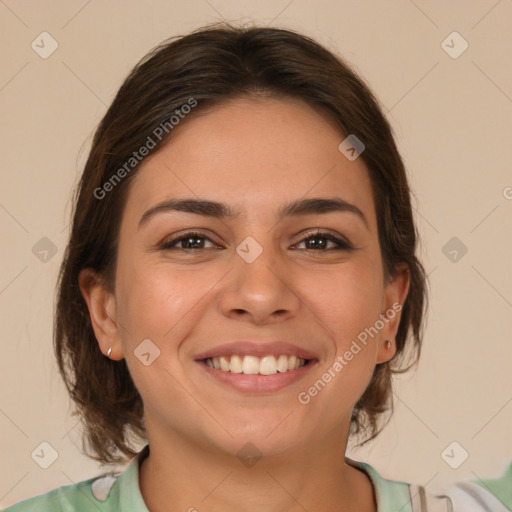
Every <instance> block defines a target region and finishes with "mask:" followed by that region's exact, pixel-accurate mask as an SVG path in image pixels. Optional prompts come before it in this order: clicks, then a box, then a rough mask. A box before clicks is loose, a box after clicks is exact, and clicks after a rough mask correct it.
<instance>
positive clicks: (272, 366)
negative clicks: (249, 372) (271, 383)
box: [259, 356, 277, 375]
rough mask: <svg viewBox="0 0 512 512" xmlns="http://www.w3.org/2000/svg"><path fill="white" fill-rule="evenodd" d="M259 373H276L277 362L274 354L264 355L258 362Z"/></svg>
mask: <svg viewBox="0 0 512 512" xmlns="http://www.w3.org/2000/svg"><path fill="white" fill-rule="evenodd" d="M259 369H260V371H259V373H261V374H262V375H273V374H274V373H277V362H276V358H275V357H274V356H265V357H262V358H261V361H260V362H259Z"/></svg>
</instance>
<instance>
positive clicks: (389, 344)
mask: <svg viewBox="0 0 512 512" xmlns="http://www.w3.org/2000/svg"><path fill="white" fill-rule="evenodd" d="M386 348H387V349H388V350H390V349H391V341H389V340H386Z"/></svg>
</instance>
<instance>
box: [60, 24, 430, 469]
mask: <svg viewBox="0 0 512 512" xmlns="http://www.w3.org/2000/svg"><path fill="white" fill-rule="evenodd" d="M244 96H256V97H259V96H269V97H293V98H299V99H302V100H303V101H305V102H306V103H308V104H309V105H311V106H313V107H314V108H316V109H318V110H321V111H322V112H324V113H326V114H327V115H329V116H330V117H331V118H332V119H333V120H334V121H335V122H336V123H337V125H338V126H339V128H340V130H341V131H342V132H343V133H344V134H346V135H348V134H354V135H355V136H357V138H358V139H360V140H361V141H363V143H364V145H365V146H366V149H365V151H364V152H363V153H362V154H361V158H362V159H363V160H364V162H365V164H366V166H367V168H368V170H369V174H370V178H371V182H372V189H373V195H374V201H375V206H376V212H377V221H378V235H379V243H380V247H381V254H382V261H383V267H384V272H385V277H386V278H389V277H391V276H392V275H393V273H394V271H395V269H396V266H397V264H399V263H405V264H407V266H408V267H409V272H410V287H409V292H408V296H407V299H406V301H405V303H404V305H403V309H402V312H401V319H400V325H399V328H398V333H397V337H396V345H397V353H396V355H395V357H394V358H393V359H392V360H391V361H390V362H388V363H383V364H379V365H377V366H376V368H375V371H374V374H373V377H372V379H371V382H370V384H369V386H368V388H367V389H366V391H365V392H364V394H363V396H362V397H361V399H360V400H359V402H358V403H357V404H356V406H355V408H354V410H353V413H352V433H353V434H358V436H360V437H365V438H366V439H365V441H364V442H367V441H368V440H369V439H372V438H373V437H375V436H376V435H377V434H378V433H379V432H380V430H381V429H382V425H381V423H382V422H381V421H380V419H381V417H382V413H383V412H385V411H389V412H391V411H392V407H393V401H392V394H393V393H392V387H391V377H392V374H393V373H396V372H402V371H405V370H407V369H408V368H409V367H410V366H409V367H407V368H405V369H404V368H403V363H404V361H405V357H404V354H405V353H406V352H408V353H409V358H408V359H410V361H412V363H411V366H412V364H414V363H415V362H417V360H418V357H419V354H420V348H421V340H422V322H423V314H424V309H425V308H426V286H425V283H426V277H425V273H424V270H423V267H422V265H421V264H420V262H419V261H418V259H417V257H416V255H415V251H416V245H417V233H416V228H415V225H414V220H413V215H412V208H411V201H410V195H411V193H410V190H409V185H408V182H407V177H406V173H405V169H404V165H403V162H402V160H401V158H400V155H399V153H398V150H397V147H396V145H395V142H394V139H393V135H392V131H391V128H390V125H389V123H388V122H387V120H386V119H385V117H384V115H383V114H382V112H381V110H380V107H379V105H378V102H377V100H376V99H375V97H374V96H373V95H372V93H371V92H370V90H369V89H368V87H367V86H366V85H365V84H364V82H363V81H362V80H361V79H360V78H359V77H358V76H357V75H356V74H355V73H354V72H353V71H352V70H351V69H350V67H349V66H348V65H347V64H346V63H344V62H343V61H342V60H341V59H340V58H339V57H337V56H335V55H333V54H332V53H331V52H330V51H328V50H327V49H325V48H323V47H322V46H320V45H319V44H318V43H316V42H315V41H313V40H312V39H310V38H308V37H305V36H303V35H300V34H298V33H295V32H293V31H291V30H284V29H276V28H260V27H254V26H251V27H245V28H242V27H235V26H232V25H230V24H215V25H214V26H209V27H206V28H203V29H199V30H197V31H195V32H192V33H191V34H189V35H186V36H184V37H180V38H171V39H169V40H167V41H164V42H163V43H161V44H160V45H159V46H157V47H156V48H154V49H153V50H152V51H151V52H150V53H149V54H147V55H146V56H145V57H144V58H143V59H142V60H141V61H140V62H139V63H138V64H137V65H136V67H135V68H134V69H133V70H132V72H131V73H130V74H129V76H128V77H127V79H126V80H125V81H124V83H123V84H122V86H121V88H120V90H119V91H118V93H117V95H116V97H115V99H114V101H113V102H112V105H111V106H110V108H109V109H108V111H107V113H106V114H105V116H104V118H103V119H102V121H101V123H100V125H99V127H98V129H97V131H96V133H95V136H94V139H93V142H92V147H91V151H90V154H89V157H88V159H87V163H86V165H85V169H84V172H83V174H82V176H81V179H80V182H79V184H78V186H77V188H76V190H75V193H74V196H73V213H72V216H73V221H72V227H71V234H70V240H69V244H68V246H67V248H66V251H65V255H64V259H63V262H62V266H61V269H60V274H59V283H58V290H57V293H58V297H57V304H56V310H55V332H54V348H55V353H56V357H57V361H58V366H59V370H60V372H61V375H62V376H63V378H64V382H65V384H66V387H67V389H68V391H69V393H70V396H71V398H72V399H73V400H74V402H75V403H76V408H77V411H76V412H75V414H78V415H80V417H81V420H82V422H83V425H84V427H85V431H84V437H83V449H84V451H85V452H86V453H87V455H88V456H89V457H91V458H92V459H94V460H96V461H99V462H102V463H104V464H109V463H118V462H126V460H127V458H129V457H132V456H134V455H135V454H136V452H135V451H134V449H133V448H132V445H131V442H130V437H132V436H133V439H135V440H136V439H139V440H145V439H147V437H146V431H145V425H144V417H143V405H142V399H141V397H140V395H139V393H138V391H137V389H136V388H135V385H134V383H133V381H132V378H131V376H130V374H129V371H128V368H127V365H126V362H125V361H124V360H121V361H112V360H110V359H108V358H106V357H105V356H104V355H103V354H102V352H101V351H100V349H99V346H98V343H97V340H96V338H95V335H94V331H93V329H92V325H91V320H90V316H89V312H88V308H87V304H86V302H85V300H84V299H83V297H82V295H81V292H80V289H79V285H78V275H79V272H80V271H81V270H82V269H85V268H91V269H93V270H94V271H95V272H96V273H97V274H98V275H99V276H101V277H102V278H103V279H104V283H105V286H106V287H107V288H108V289H109V290H111V291H112V290H113V289H114V276H115V265H116V252H117V245H118V237H119V227H120V221H121V216H122V213H123V209H124V202H125V199H126V195H127V191H128V187H129V184H130V182H131V179H132V178H133V176H134V175H135V173H136V168H137V166H133V169H130V168H127V167H126V162H127V161H129V159H130V158H131V157H132V155H133V152H134V151H135V152H136V151H137V150H138V149H139V148H141V147H142V146H144V145H145V144H146V142H147V140H148V137H149V136H151V134H154V133H155V129H156V128H157V127H159V126H163V125H165V123H167V125H166V126H167V127H168V130H167V131H166V133H165V134H164V135H165V136H162V137H161V140H158V141H157V143H156V147H155V148H154V149H153V152H154V151H156V150H158V148H160V147H161V146H162V145H164V144H165V143H166V142H167V140H168V139H169V138H170V137H172V129H170V126H169V119H170V118H171V116H172V115H173V114H174V113H175V112H176V111H177V110H179V109H181V107H182V106H183V105H185V104H187V102H188V103H189V104H190V100H191V99H193V100H194V101H197V106H195V108H194V109H193V111H192V112H191V113H190V114H189V115H188V116H187V121H188V119H189V118H193V116H194V115H196V113H197V112H200V111H201V109H204V108H206V107H211V106H214V105H216V104H218V103H220V102H222V101H223V100H228V99H233V98H238V97H244ZM167 132H168V133H167ZM155 138H156V137H153V139H155ZM123 165H124V166H125V167H124V169H125V170H126V171H127V172H124V173H118V175H117V177H119V176H121V174H122V179H119V180H117V181H115V182H114V181H112V178H113V177H114V173H115V172H116V170H119V169H121V168H123V167H122V166H123ZM109 180H110V183H111V184H112V185H113V186H111V187H109V190H108V193H105V194H104V193H103V192H102V193H101V197H100V194H99V193H98V191H99V190H100V189H102V187H103V186H104V184H105V183H107V182H109ZM102 190H106V188H103V189H102ZM406 346H407V347H408V349H409V350H407V351H406V350H405V349H406Z"/></svg>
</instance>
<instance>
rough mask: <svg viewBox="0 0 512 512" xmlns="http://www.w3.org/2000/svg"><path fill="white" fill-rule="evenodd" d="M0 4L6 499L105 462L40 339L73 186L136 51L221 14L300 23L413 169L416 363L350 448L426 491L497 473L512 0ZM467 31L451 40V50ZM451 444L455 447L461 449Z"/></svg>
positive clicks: (506, 378)
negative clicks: (343, 66)
mask: <svg viewBox="0 0 512 512" xmlns="http://www.w3.org/2000/svg"><path fill="white" fill-rule="evenodd" d="M0 15H1V26H0V37H1V39H2V41H1V44H2V48H3V52H2V56H3V64H2V66H1V75H0V105H1V111H2V119H3V123H2V129H1V134H0V140H1V151H0V157H1V179H2V188H1V192H0V222H1V229H2V244H1V256H2V266H1V274H0V307H1V315H2V324H1V325H2V331H1V336H2V358H1V359H0V365H1V366H0V374H1V380H2V383H1V384H2V385H1V395H0V432H1V433H2V436H1V438H0V442H1V450H2V457H1V460H2V467H1V474H0V506H2V507H4V506H7V505H10V504H12V503H14V502H16V501H18V500H20V499H23V498H27V497H29V496H33V495H35V494H39V493H42V492H45V491H48V490H50V489H53V488H55V487H57V486H61V485H67V484H70V483H73V482H77V481H80V480H84V479H86V478H90V477H92V476H94V475H96V474H97V473H98V471H99V469H98V466H97V465H96V464H95V463H93V462H92V461H89V460H88V459H86V458H85V457H84V456H83V455H81V454H80V451H79V446H80V442H79V427H77V426H76V420H75V419H73V418H71V417H70V415H69V401H68V399H67V396H66V394H65V391H64V386H63V384H62V383H61V381H60V377H59V376H58V374H57V371H56V365H55V363H54V358H53V352H52V346H51V336H52V312H53V300H54V286H55V281H56V276H57V270H58V267H59V264H60V261H61V258H62V253H63V249H64V247H65V244H66V238H67V229H68V222H69V220H68V217H69V213H70V193H71V190H72V187H73V186H74V184H75V182H76V179H77V177H78V175H79V174H80V172H81V170H82V166H83V164H84V161H85V158H86V155H87V151H88V148H89V144H90V137H91V134H92V132H93V129H94V128H95V127H96V125H97V123H98V122H99V120H100V119H101V117H102V115H103V114H104V113H105V111H106V106H107V105H108V104H109V103H110V102H111V100H112V99H113V96H114V94H115V92H116V91H117V89H118V87H119V86H120V84H121V82H122V80H123V79H124V78H125V76H126V74H127V73H128V72H129V70H130V69H131V67H132V66H133V65H134V64H135V63H136V61H137V60H138V59H139V58H141V57H142V56H143V55H144V54H145V53H146V52H147V51H149V50H150V49H151V48H152V47H153V46H154V45H156V44H157V43H159V42H160V41H161V40H163V39H165V38H167V37H169V36H171V35H177V34H185V33H187V32H189V31H190V30H193V29H195V28H198V27H200V26H202V25H204V24H206V23H210V22H212V21H215V20H220V19H222V18H224V19H227V20H232V21H233V20H242V21H250V20H254V21H257V22H260V23H264V24H269V25H272V26H281V27H290V28H295V29H298V30H301V31H303V32H304V33H306V34H308V35H310V36H313V37H315V38H317V39H318V40H319V41H320V42H321V43H323V44H325V45H326V46H327V47H329V48H330V49H331V50H334V51H336V52H339V53H340V54H341V55H343V56H344V57H345V58H346V59H347V60H348V61H349V62H351V63H353V65H354V66H355V68H356V69H357V70H358V71H359V72H360V73H361V75H362V76H363V77H364V78H365V79H366V80H367V81H368V83H369V84H370V86H371V87H372V88H373V89H374V90H375V91H376V93H377V95H378V97H379V98H380V100H381V101H382V104H383V105H384V108H385V109H386V110H387V111H388V116H389V119H390V121H391V122H392V124H393V127H394V129H395V132H396V136H397V139H398V143H399V147H400V149H401V151H402V154H403V157H404V158H405V161H406V164H407V166H408V169H409V172H410V177H411V183H412V185H413V188H414V190H415V193H416V211H417V219H418V223H419V227H420V232H421V237H422V256H423V259H424V262H425V266H426V268H427V271H428V272H429V273H430V281H431V309H430V315H429V324H428V328H427V331H426V337H425V345H424V353H423V359H422V362H421V363H420V366H419V368H418V370H417V371H416V372H414V373H411V374H410V375H409V376H408V377H406V378H404V379H403V380H402V382H400V383H398V384H397V386H396V395H397V400H396V413H395V416H394V419H393V420H392V422H391V423H390V424H389V425H388V427H387V428H386V429H385V431H384V432H383V433H382V434H381V436H380V437H379V438H378V439H377V440H376V441H375V442H373V443H372V444H371V445H370V446H368V447H367V448H365V449H364V450H359V451H354V452H351V456H352V457H353V458H355V459H358V460H364V461H367V462H369V463H371V464H372V465H373V466H374V467H376V468H377V469H378V470H379V471H380V472H381V474H382V475H383V476H385V477H388V478H394V479H399V480H405V481H410V482H416V483H421V484H424V485H425V484H427V487H428V489H431V490H434V489H436V488H437V487H438V486H440V485H441V484H443V483H445V482H448V481H450V480H454V479H462V478H472V479H473V478H477V477H482V478H484V477H492V476H495V475H498V474H500V473H501V472H502V471H503V470H504V468H505V466H506V464H507V462H508V461H510V460H512V441H511V436H510V432H512V386H511V377H510V375H511V372H510V363H511V361H512V357H511V356H512V340H511V337H512V336H511V332H512V322H511V317H512V315H511V313H512V272H511V249H512V239H511V236H510V234H511V233H512V188H511V187H512V173H511V166H510V164H511V146H512V144H511V141H512V122H511V113H512V72H511V67H510V64H509V60H508V57H509V55H510V50H511V46H512V45H511V43H512V32H511V31H510V21H511V19H512V2H511V1H509V0H501V1H494V0H493V1H475V0H473V1H462V0H461V1H452V2H446V1H445V0H438V1H420V0H415V1H414V2H413V1H412V0H401V1H398V0H396V1H395V0H394V1H377V0H375V1H370V0H365V1H360V0H359V1H356V0H354V1H346V0H344V1H328V0H315V1H314V2H313V1H306V0H292V1H290V0H263V1H260V2H252V1H249V0H244V1H240V2H235V1H233V0H208V1H206V0H191V1H185V0H177V1H173V2H163V1H150V0H134V1H126V2H116V1H112V0H109V1H100V0H93V1H89V2H87V1H84V0H80V1H66V2H64V1H56V0H54V1H51V2H50V1H47V2H38V1H35V0H34V1H14V0H5V1H1V2H0ZM43 31H46V32H48V33H50V34H51V36H52V37H53V38H54V39H55V40H56V41H57V42H58V45H59V46H58V49H57V50H56V51H55V52H54V53H53V54H52V55H51V56H50V57H49V58H47V59H42V58H41V57H40V56H39V55H38V54H37V53H36V52H35V51H34V50H33V49H32V48H31V43H32V41H33V40H35V39H36V38H37V36H38V35H39V34H40V33H41V32H43ZM453 31H457V32H458V33H459V34H460V35H461V36H462V37H463V38H464V40H466V41H467V42H468V44H469V47H468V49H467V50H466V51H465V52H464V53H462V54H461V55H460V56H459V57H458V58H456V59H454V58H452V57H451V56H449V55H448V54H447V53H446V51H445V50H444V49H443V47H442V44H441V43H442V41H443V40H445V38H446V37H447V36H448V35H449V34H451V33H452V32H453ZM39 40H40V39H39ZM452 41H453V42H452ZM36 42H37V40H36ZM461 43H462V41H461V40H460V39H457V38H455V39H453V37H452V38H451V39H448V41H447V43H445V44H448V45H449V46H452V47H453V48H452V49H451V50H450V51H452V52H454V51H457V50H459V49H461V48H462V46H461ZM454 236H455V237H457V238H458V239H459V240H460V241H461V242H462V243H463V244H464V245H465V246H466V247H467V249H468V251H467V254H465V255H464V256H463V257H462V258H461V259H460V260H459V261H457V262H452V261H450V259H448V257H447V256H445V254H444V253H443V251H442V249H443V247H444V246H445V244H446V243H447V242H448V240H450V239H451V238H452V237H454ZM43 237H47V238H48V239H50V240H51V242H52V243H53V244H54V245H55V246H56V249H57V252H56V254H55V255H53V256H51V253H49V254H48V255H47V256H46V257H47V258H49V259H48V261H46V262H44V261H41V257H43V256H42V255H41V253H40V252H39V255H37V254H34V252H36V253H37V252H38V250H37V249H38V248H39V249H40V246H36V244H37V243H38V241H39V240H40V239H41V238H43ZM40 243H42V244H44V243H48V242H40ZM34 246H36V249H34V252H33V247H34ZM450 250H451V249H450ZM446 252H448V251H446ZM50 256H51V257H50ZM43 259H44V258H43ZM43 441H46V442H48V443H49V444H50V445H51V446H52V447H53V448H54V449H55V450H56V451H57V453H58V458H57V459H56V460H55V462H54V463H53V464H52V465H51V466H50V467H49V468H48V469H42V468H41V467H40V466H39V465H38V464H36V462H35V461H34V460H33V459H32V458H31V453H32V452H33V451H34V450H35V449H36V447H38V446H39V445H40V443H41V442H43ZM452 441H457V442H458V443H459V444H460V445H461V446H462V447H463V448H464V449H465V450H466V451H467V452H468V453H469V457H468V459H467V460H466V461H465V462H464V463H463V464H462V465H460V467H459V468H458V469H452V468H451V467H450V466H449V465H448V464H447V463H446V462H445V460H443V458H442V457H441V454H442V452H443V450H444V449H445V448H446V447H447V446H448V445H449V444H450V443H452ZM458 450H459V451H458ZM449 454H450V455H451V456H452V457H451V460H458V457H459V456H460V449H459V448H456V449H455V451H454V452H450V451H449Z"/></svg>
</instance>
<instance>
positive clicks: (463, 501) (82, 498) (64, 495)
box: [4, 445, 512, 512]
mask: <svg viewBox="0 0 512 512" xmlns="http://www.w3.org/2000/svg"><path fill="white" fill-rule="evenodd" d="M148 453H149V446H148V445H146V446H145V448H144V449H143V450H142V451H141V452H140V453H139V454H138V455H137V457H135V458H134V459H133V460H132V462H131V463H130V464H129V466H128V467H127V468H126V469H125V470H124V472H122V473H121V474H108V475H102V476H100V477H95V478H91V479H89V480H85V481H83V482H79V483H76V484H73V485H66V486H63V487H59V488H57V489H54V490H53V491H50V492H48V493H46V494H42V495H40V496H35V497H33V498H29V499H26V500H24V501H21V502H19V503H17V504H15V505H12V506H11V507H9V508H7V509H6V510H5V511H4V512H99V511H100V512H149V511H148V508H147V507H146V504H145V503H144V500H143V499H142V495H141V492H140V488H139V464H140V462H141V461H142V460H143V459H144V458H145V457H146V456H147V455H148ZM346 460H347V463H349V464H350V465H352V466H355V467H357V468H359V469H361V470H362V471H364V472H365V473H366V474H367V475H368V476H369V478H370V480H371V482H372V484H373V487H374V490H375V496H376V498H377V507H378V512H424V511H425V512H426V511H428V512H452V511H453V512H473V511H474V512H490V511H491V512H505V511H507V510H508V511H511V510H512V463H511V464H510V466H509V468H508V470H507V471H506V472H505V474H504V475H503V477H501V478H499V479H495V480H485V481H480V482H459V483H457V484H454V485H453V486H452V488H451V489H450V491H449V492H448V493H446V494H445V495H441V496H436V495H433V494H429V493H427V492H425V489H423V487H421V486H418V485H414V484H407V483H405V482H399V481H395V480H387V479H385V478H382V477H381V476H380V475H379V474H378V473H377V471H376V470H375V469H374V468H372V467H371V466H370V465H369V464H366V463H364V462H356V461H353V460H351V459H346ZM191 509H192V510H193V508H191Z"/></svg>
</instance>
